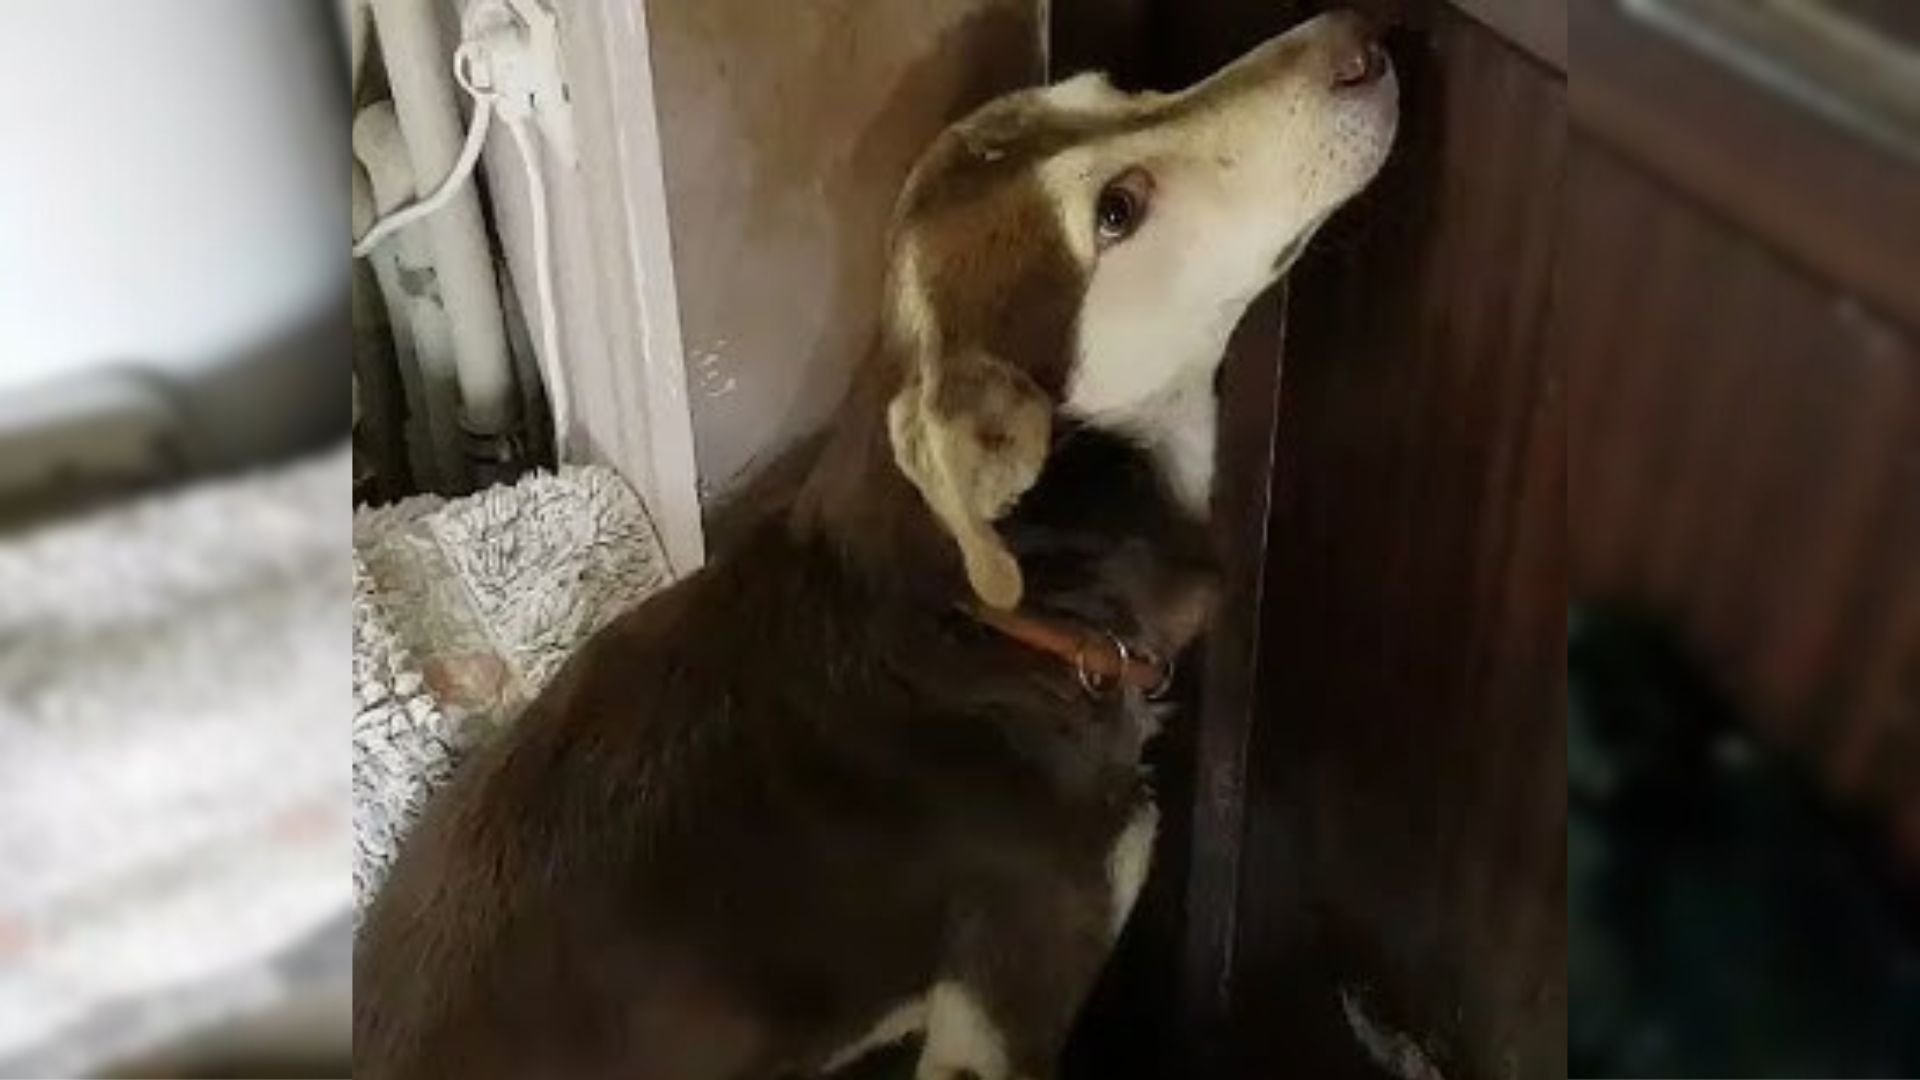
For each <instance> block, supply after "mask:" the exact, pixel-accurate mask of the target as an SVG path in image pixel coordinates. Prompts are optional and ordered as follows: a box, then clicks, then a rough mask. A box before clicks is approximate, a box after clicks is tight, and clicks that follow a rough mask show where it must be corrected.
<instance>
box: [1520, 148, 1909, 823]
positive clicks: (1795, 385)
mask: <svg viewBox="0 0 1920 1080" xmlns="http://www.w3.org/2000/svg"><path fill="white" fill-rule="evenodd" d="M1573 161H1574V166H1573V173H1572V178H1571V180H1570V184H1569V207H1570V213H1569V217H1568V221H1569V227H1568V235H1567V238H1566V241H1565V243H1566V245H1567V248H1566V258H1565V259H1564V261H1563V266H1564V267H1565V273H1566V279H1565V288H1564V290H1563V292H1562V295H1561V297H1560V300H1559V308H1560V314H1561V324H1560V326H1561V330H1562V333H1561V334H1560V336H1559V338H1558V343H1557V347H1558V348H1559V349H1560V350H1561V351H1563V352H1564V354H1565V355H1566V357H1567V360H1566V363H1567V365H1568V370H1569V373H1570V374H1569V378H1570V388H1571V399H1572V406H1571V412H1572V426H1571V432H1570V446H1571V458H1570V463H1569V481H1570V483H1571V484H1572V488H1573V491H1574V492H1575V493H1577V495H1578V498H1576V499H1575V500H1573V501H1572V502H1571V503H1570V504H1569V510H1568V513H1569V520H1568V527H1569V533H1570V537H1571V544H1572V554H1573V568H1574V576H1575V584H1576V587H1577V588H1578V589H1579V590H1580V591H1581V592H1582V593H1584V594H1588V595H1597V596H1601V597H1604V598H1608V599H1616V600H1622V601H1626V602H1629V603H1632V604H1634V605H1635V606H1639V607H1644V608H1648V609H1650V610H1652V611H1654V612H1656V613H1659V614H1661V615H1663V616H1666V617H1668V618H1671V619H1673V620H1674V621H1676V622H1677V623H1678V624H1679V625H1680V626H1681V627H1682V628H1683V629H1684V631H1685V632H1686V634H1687V635H1688V637H1689V639H1690V640H1691V642H1692V643H1693V644H1694V646H1695V647H1696V648H1698V649H1699V650H1700V651H1701V653H1702V655H1703V657H1704V658H1705V659H1706V660H1707V662H1708V663H1709V664H1710V665H1711V666H1712V667H1713V668H1714V669H1715V671H1716V673H1717V674H1718V675H1719V676H1720V677H1721V678H1722V680H1723V681H1724V682H1725V683H1726V684H1727V685H1728V687H1729V688H1730V689H1731V690H1732V691H1733V692H1734V693H1735V695H1736V696H1737V697H1738V698H1739V699H1740V700H1741V702H1742V703H1743V704H1745V705H1746V706H1747V707H1748V708H1749V709H1750V710H1752V712H1753V715H1754V717H1755V719H1756V720H1757V721H1758V722H1760V723H1761V724H1763V725H1765V726H1766V727H1767V728H1769V729H1770V730H1771V731H1773V732H1774V733H1775V734H1776V735H1777V736H1779V737H1781V738H1783V739H1785V740H1787V741H1788V742H1789V743H1791V744H1793V745H1796V746H1799V747H1801V748H1803V749H1805V750H1806V751H1808V752H1809V753H1811V754H1814V755H1816V757H1817V760H1818V761H1819V762H1820V763H1821V769H1822V772H1823V774H1824V776H1825V777H1826V779H1828V780H1829V781H1831V782H1832V783H1833V784H1835V785H1836V786H1837V787H1839V788H1840V789H1841V790H1843V791H1847V792H1851V793H1854V794H1856V795H1858V796H1860V797H1862V798H1866V799H1872V800H1882V801H1890V803H1891V804H1892V805H1895V806H1898V805H1902V804H1904V805H1906V806H1907V810H1906V813H1907V814H1908V815H1909V821H1910V824H1909V825H1908V828H1909V829H1911V830H1913V835H1912V837H1911V839H1910V841H1909V842H1910V843H1913V844H1914V845H1915V846H1914V849H1913V850H1914V854H1915V856H1916V857H1920V798H1916V795H1917V794H1920V792H1916V791H1915V788H1914V785H1913V781H1912V778H1913V777H1914V776H1915V775H1920V349H1916V343H1915V341H1914V339H1913V338H1911V337H1909V336H1907V335H1906V334H1904V333H1903V332H1902V331H1901V330H1900V329H1899V328H1897V327H1896V326H1895V325H1894V324H1892V323H1891V322H1890V321H1889V320H1887V319H1886V318H1884V317H1882V316H1879V315H1876V314H1875V313H1874V311H1873V309H1871V308H1870V307H1868V306H1867V305H1865V304H1863V303H1861V302H1860V301H1858V300H1856V299H1853V298H1850V297H1849V296H1847V295H1846V294H1845V293H1844V292H1842V291H1840V290H1839V289H1837V288H1836V287H1835V286H1834V285H1832V284H1830V283H1826V282H1823V281H1820V280H1817V279H1814V278H1811V277H1808V276H1806V275H1805V274H1804V273H1802V272H1801V271H1800V270H1799V269H1798V268H1797V267H1796V266H1795V265H1793V264H1792V263H1790V262H1788V261H1786V260H1785V259H1783V258H1781V257H1779V256H1777V255H1776V254H1775V253H1773V252H1772V251H1770V250H1769V249H1768V248H1767V247H1766V246H1765V245H1763V244H1762V243H1760V242H1758V241H1756V240H1754V239H1753V238H1751V237H1748V236H1745V235H1743V234H1741V233H1739V232H1737V231H1735V230H1733V229H1730V228H1728V227H1727V226H1726V225H1725V224H1724V223H1723V222H1721V221H1718V220H1716V219H1714V218H1712V217H1710V216H1708V215H1707V214H1705V213H1704V212H1702V211H1699V210H1697V209H1695V208H1693V207H1692V206H1690V205H1689V204H1688V203H1686V202H1685V201H1683V200H1681V199H1678V198H1676V197H1675V196H1674V195H1673V194H1672V193H1671V192H1670V191H1668V190H1667V189H1666V188H1665V187H1664V186H1663V185H1662V184H1660V183H1658V182H1656V181H1655V180H1653V179H1651V178H1649V177H1648V176H1646V175H1645V174H1643V173H1642V172H1641V171H1640V170H1638V169H1637V168H1636V167H1634V166H1633V165H1632V164H1630V163H1628V162H1625V161H1623V160H1621V159H1620V158H1618V157H1616V156H1615V155H1613V154H1611V153H1609V152H1608V151H1606V150H1604V149H1600V148H1596V147H1593V146H1588V145H1576V147H1575V151H1574V155H1573Z"/></svg>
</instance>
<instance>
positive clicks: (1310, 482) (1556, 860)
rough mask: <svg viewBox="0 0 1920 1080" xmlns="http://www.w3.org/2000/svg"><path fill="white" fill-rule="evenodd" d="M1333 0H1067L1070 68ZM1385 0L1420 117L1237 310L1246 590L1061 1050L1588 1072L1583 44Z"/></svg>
mask: <svg viewBox="0 0 1920 1080" xmlns="http://www.w3.org/2000/svg"><path fill="white" fill-rule="evenodd" d="M1315 6H1316V5H1310V4H1273V3H1267V2H1260V3H1254V2H1241V0H1212V2H1208V3H1199V4H1173V3H1165V4H1157V5H1156V4H1150V3H1142V2H1133V3H1101V2H1099V0H1062V2H1059V3H1056V5H1055V16H1054V17H1055V20H1056V22H1055V35H1056V36H1055V67H1056V74H1060V73H1064V72H1065V71H1067V70H1071V69H1072V68H1075V67H1080V66H1097V65H1098V64H1099V63H1100V62H1101V60H1102V58H1103V57H1113V58H1117V60H1118V62H1119V63H1120V66H1121V71H1120V79H1119V81H1120V82H1121V83H1122V84H1123V85H1125V84H1128V83H1133V84H1139V85H1160V86H1177V85H1181V84H1184V83H1185V82H1187V81H1189V80H1191V79H1192V78H1194V77H1196V76H1199V75H1202V74H1204V73H1205V72H1206V71H1208V70H1210V69H1211V68H1212V67H1213V66H1215V65H1217V64H1218V63H1220V62H1222V61H1224V60H1227V59H1230V58H1231V57H1232V56H1234V55H1236V54H1237V53H1239V52H1240V51H1241V50H1243V49H1245V48H1246V47H1248V46H1249V45H1251V44H1253V43H1254V42H1256V41H1258V40H1259V39H1261V38H1262V37H1264V36H1266V35H1268V34H1270V33H1273V32H1275V31H1277V30H1279V29H1282V28H1284V27H1285V26H1287V25H1289V24H1291V23H1293V22H1295V21H1297V20H1298V19H1299V18H1301V17H1304V15H1306V14H1310V13H1311V9H1312V8H1313V7H1315ZM1368 6H1371V7H1374V8H1376V9H1390V10H1383V11H1381V14H1383V15H1386V16H1388V17H1392V18H1396V19H1398V20H1399V21H1400V22H1402V23H1403V24H1404V26H1405V28H1404V29H1402V30H1401V31H1398V32H1396V33H1395V34H1394V36H1393V38H1392V39H1391V42H1390V46H1391V49H1392V51H1393V53H1394V56H1395V59H1396V62H1397V65H1398V67H1399V71H1400V74H1401V78H1402V85H1403V113H1404V114H1403V119H1402V134H1401V139H1400V145H1399V147H1398V148H1397V150H1396V152H1395V155H1394V159H1393V161H1392V163H1391V164H1390V165H1389V167H1388V170H1387V172H1386V173H1385V174H1383V176H1382V178H1381V180H1380V181H1379V182H1378V183H1377V184H1376V186H1375V188H1374V189H1373V190H1372V191H1371V192H1370V193H1369V194H1368V195H1366V196H1365V197H1363V198H1362V199H1361V200H1360V201H1359V202H1358V203H1356V205H1355V206H1353V207H1352V208H1351V209H1350V210H1348V211H1347V212H1345V213H1344V214H1343V215H1342V216H1341V218H1340V219H1339V220H1338V221H1337V223H1336V224H1335V225H1334V226H1332V227H1331V228H1330V229H1329V230H1328V232H1327V234H1326V235H1325V236H1324V237H1323V239H1322V240H1321V241H1319V242H1318V244H1317V247H1316V250H1315V251H1314V253H1313V254H1311V255H1310V256H1309V257H1308V258H1307V260H1306V261H1305V262H1304V263H1303V264H1302V266H1301V267H1300V268H1299V269H1298V270H1297V271H1296V272H1295V273H1294V275H1293V277H1292V281H1291V283H1290V286H1291V287H1290V293H1289V295H1288V296H1287V297H1286V298H1285V299H1284V302H1283V300H1282V298H1281V297H1279V296H1276V297H1273V298H1270V300H1269V301H1268V302H1267V303H1265V304H1263V305H1262V306H1260V307H1258V308H1256V310H1255V311H1254V312H1253V313H1251V314H1250V316H1249V318H1248V320H1247V323H1246V324H1245V325H1243V326H1242V327H1241V332H1240V334H1239V335H1238V336H1237V337H1236V341H1235V345H1234V349H1233V354H1232V356H1231V358H1230V360H1229V363H1228V365H1227V368H1226V370H1225V373H1224V376H1223V387H1222V405H1223V410H1224V411H1223V424H1222V428H1223V430H1222V436H1221V437H1222V440H1223V445H1222V454H1223V459H1222V460H1223V468H1222V473H1221V477H1220V480H1221V486H1220V491H1219V492H1217V495H1216V498H1217V505H1216V517H1217V522H1218V525H1219V527H1220V532H1221V537H1222V550H1223V552H1224V553H1225V558H1226V560H1227V572H1228V578H1229V588H1228V595H1229V596H1230V597H1232V598H1233V600H1232V602H1231V603H1230V605H1229V606H1228V608H1227V610H1225V611H1224V612H1223V613H1222V614H1221V618H1220V621H1219V623H1218V624H1217V625H1216V627H1215V630H1214V633H1213V635H1212V637H1211V639H1210V641H1209V645H1208V656H1207V657H1206V659H1205V663H1204V665H1203V666H1204V676H1203V678H1202V679H1201V685H1200V687H1199V693H1198V700H1197V702H1196V710H1195V713H1194V714H1193V718H1192V719H1191V720H1190V721H1189V723H1188V724H1187V725H1183V727H1182V728H1181V729H1180V731H1179V732H1178V733H1177V734H1176V736H1175V738H1174V739H1173V740H1172V745H1170V746H1169V747H1168V748H1167V760H1166V761H1165V762H1163V764H1162V775H1163V778H1164V779H1163V790H1164V794H1165V797H1166V800H1167V802H1168V803H1169V804H1170V805H1169V810H1170V823H1169V828H1168V830H1167V835H1166V838H1165V840H1164V841H1163V843H1162V846H1161V851H1160V852H1159V863H1158V869H1157V871H1156V876H1155V878H1154V880H1153V882H1152V884H1150V885H1149V889H1148V892H1147V894H1146V896H1145V897H1144V898H1143V906H1142V909H1141V912H1140V914H1139V916H1137V917H1136V920H1135V922H1134V925H1133V926H1132V927H1131V928H1130V929H1129V932H1128V935H1127V940H1126V941H1125V942H1124V943H1123V948H1122V952H1121V955H1120V957H1119V958H1118V962H1117V963H1116V964H1115V965H1114V967H1113V969H1112V971H1110V973H1109V979H1108V981H1107V984H1106V985H1105V986H1104V987H1103V990H1102V993H1101V994H1100V995H1099V996H1098V997H1097V999H1096V1001H1095V1003H1094V1007H1093V1008H1092V1009H1090V1010H1089V1014H1088V1017H1087V1022H1086V1025H1085V1029H1084V1030H1083V1038H1082V1039H1081V1040H1080V1043H1079V1045H1078V1046H1077V1048H1076V1056H1075V1063H1076V1065H1077V1068H1076V1069H1075V1070H1073V1074H1074V1075H1085V1076H1096V1075H1098V1076H1123V1075H1162V1076H1182V1077H1185V1076H1194V1077H1199V1076H1208V1077H1212V1076H1221V1077H1237V1076H1286V1075H1298V1076H1315V1077H1344V1076H1356V1077H1362V1076H1377V1075H1384V1074H1383V1073H1381V1072H1380V1071H1379V1069H1378V1066H1377V1065H1376V1064H1375V1063H1374V1061H1373V1060H1372V1059H1371V1058H1370V1055H1369V1053H1368V1051H1367V1050H1365V1049H1364V1048H1363V1047H1362V1045H1361V1040H1362V1038H1371V1039H1372V1040H1373V1041H1374V1043H1375V1053H1377V1054H1388V1055H1392V1054H1398V1053H1401V1052H1402V1051H1403V1047H1404V1045H1406V1044H1402V1043H1396V1042H1395V1041H1394V1040H1398V1039H1404V1040H1407V1043H1409V1044H1415V1045H1417V1046H1418V1047H1419V1048H1420V1050H1419V1052H1420V1053H1421V1054H1422V1055H1423V1056H1424V1057H1425V1058H1426V1059H1427V1060H1428V1061H1429V1062H1430V1063H1431V1064H1433V1065H1434V1066H1436V1067H1438V1068H1440V1069H1441V1070H1442V1071H1443V1072H1444V1073H1445V1075H1447V1076H1448V1077H1453V1078H1456V1080H1458V1078H1461V1077H1478V1076H1485V1077H1507V1076H1524V1077H1546V1076H1553V1075H1564V1072H1565V1057H1564V1055H1565V1023H1566V1018H1565V996H1566V990H1565V972H1564V949H1565V794H1564V788H1565V780H1564V771H1565V745H1564V744H1565V718H1564V712H1563V709H1564V703H1563V702H1564V675H1565V625H1566V623H1565V620H1566V607H1567V597H1566V592H1565V582H1566V568H1565V561H1564V549H1565V542H1566V534H1565V524H1564V523H1565V508H1566V491H1565V479H1566V470H1565V447H1566V443H1565V411H1564V406H1563V400H1564V399H1563V394H1562V379H1561V372H1560V368H1559V367H1558V365H1557V363H1556V362H1555V361H1554V359H1553V357H1552V356H1551V355H1550V354H1549V352H1548V350H1547V347H1546V341H1547V315H1548V311H1549V307H1550V303H1549V301H1550V293H1551V290H1552V283H1553V278H1554V270H1555V254H1556V250H1555V241H1554V236H1555V231H1556V227H1557V225H1558V211H1559V196H1560V190H1561V183H1562V175H1563V170H1564V157H1565V140H1566V124H1565V92H1564V86H1563V79H1562V77H1561V73H1560V67H1559V65H1560V62H1561V58H1563V57H1564V55H1565V44H1564V36H1563V35H1560V34H1556V33H1554V32H1553V31H1554V28H1555V27H1556V26H1557V25H1559V23H1558V21H1557V17H1556V14H1555V10H1548V11H1547V12H1545V13H1544V15H1545V17H1543V13H1542V12H1541V11H1540V10H1539V8H1540V5H1539V4H1502V3H1493V2H1484V3H1475V4H1462V5H1460V6H1458V7H1456V6H1455V5H1452V4H1444V3H1435V4H1408V5H1379V4H1376V5H1368ZM1547 7H1548V8H1549V9H1555V8H1556V5H1552V4H1549V5H1547ZM1466 8H1471V9H1473V10H1472V11H1471V13H1470V12H1469V11H1467V10H1464V9H1466ZM1096 16H1097V17H1096ZM1076 20H1077V21H1076ZM1078 27H1088V28H1092V29H1090V30H1087V31H1086V32H1084V33H1082V32H1076V28H1078ZM1283 306H1284V308H1285V312H1286V316H1285V318H1284V319H1283V318H1282V317H1281V312H1282V308H1283ZM1283 351H1284V353H1285V364H1284V365H1282V364H1281V363H1280V359H1281V354H1282V352H1283ZM1356 1023H1358V1024H1359V1025H1360V1026H1361V1028H1362V1029H1363V1030H1364V1031H1365V1032H1367V1033H1368V1034H1366V1035H1356V1031H1355V1024H1356Z"/></svg>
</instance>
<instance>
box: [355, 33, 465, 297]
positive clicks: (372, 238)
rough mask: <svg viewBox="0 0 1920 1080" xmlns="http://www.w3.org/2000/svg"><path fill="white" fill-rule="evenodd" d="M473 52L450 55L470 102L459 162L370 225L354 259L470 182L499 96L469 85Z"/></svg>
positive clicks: (424, 214)
mask: <svg viewBox="0 0 1920 1080" xmlns="http://www.w3.org/2000/svg"><path fill="white" fill-rule="evenodd" d="M473 48H474V45H473V43H472V42H470V41H469V42H465V43H463V44H462V45H461V46H460V48H458V49H456V50H455V51H454V54H453V78H454V81H455V82H458V83H459V84H460V89H462V90H465V91H466V92H467V96H468V97H471V98H472V99H473V120H472V121H471V122H470V123H469V124H468V125H467V141H466V143H465V144H464V145H462V146H461V147H460V156H459V158H457V159H455V161H454V163H453V168H452V169H451V170H450V171H448V173H447V178H446V179H445V180H442V181H440V186H439V187H437V188H435V189H434V191H433V194H431V195H429V196H427V197H426V198H424V199H421V200H420V201H419V202H416V203H414V204H413V205H411V206H406V207H402V208H401V209H399V210H395V211H394V212H393V213H391V214H388V215H387V216H386V217H383V218H381V219H380V220H379V221H376V222H374V223H373V228H371V229H368V230H367V233H366V235H365V236H362V237H361V238H360V239H359V240H358V241H357V242H355V243H354V245H353V257H354V258H356V259H364V258H366V257H367V256H368V255H371V254H373V249H374V248H377V247H379V246H380V245H381V244H382V243H383V242H385V241H386V239H387V238H388V237H390V236H392V235H393V234H394V233H397V232H399V231H400V230H401V229H404V228H406V227H407V226H409V225H411V224H413V223H414V222H416V221H419V220H420V219H421V218H424V217H427V216H428V215H430V214H432V213H434V212H435V211H437V210H439V209H440V208H441V207H443V206H445V205H447V203H448V202H449V201H450V200H451V199H452V198H453V197H454V195H456V194H458V193H459V191H460V188H461V187H462V186H464V185H465V184H466V182H467V181H468V180H470V179H472V178H473V168H474V166H475V165H478V164H479V163H480V151H481V149H482V148H483V147H485V146H486V144H487V132H488V130H489V129H491V128H492V126H493V108H494V102H495V101H496V100H498V99H499V95H498V94H496V93H494V92H493V91H492V90H483V89H481V88H479V87H477V86H475V85H474V84H473V80H472V77H471V74H470V72H469V71H468V65H470V64H471V63H472V60H473V53H472V51H471V50H472V49H473Z"/></svg>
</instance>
